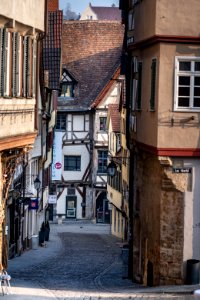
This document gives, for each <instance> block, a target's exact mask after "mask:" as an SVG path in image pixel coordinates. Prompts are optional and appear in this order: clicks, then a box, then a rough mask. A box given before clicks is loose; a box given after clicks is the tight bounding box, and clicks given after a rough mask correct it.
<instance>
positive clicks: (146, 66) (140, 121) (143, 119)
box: [133, 45, 160, 146]
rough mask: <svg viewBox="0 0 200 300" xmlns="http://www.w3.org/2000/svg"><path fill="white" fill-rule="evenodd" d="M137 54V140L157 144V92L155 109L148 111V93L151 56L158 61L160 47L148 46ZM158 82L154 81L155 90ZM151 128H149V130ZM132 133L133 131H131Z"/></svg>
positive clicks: (149, 92) (149, 93)
mask: <svg viewBox="0 0 200 300" xmlns="http://www.w3.org/2000/svg"><path fill="white" fill-rule="evenodd" d="M134 55H136V56H137V55H138V57H139V58H138V59H139V60H141V61H142V74H143V77H142V111H141V112H137V113H136V115H137V132H136V135H137V140H138V142H141V143H145V144H148V145H151V146H153V145H156V144H157V122H158V121H157V119H158V110H157V103H158V101H157V92H156V101H155V111H153V112H151V111H150V95H151V62H152V59H153V58H157V60H158V63H159V56H160V49H159V45H155V46H152V47H149V48H148V49H147V50H144V51H141V52H140V53H134V52H133V56H134ZM158 85H159V82H158V81H157V82H156V90H157V89H158ZM149 128H151V130H149ZM133 135H134V133H133Z"/></svg>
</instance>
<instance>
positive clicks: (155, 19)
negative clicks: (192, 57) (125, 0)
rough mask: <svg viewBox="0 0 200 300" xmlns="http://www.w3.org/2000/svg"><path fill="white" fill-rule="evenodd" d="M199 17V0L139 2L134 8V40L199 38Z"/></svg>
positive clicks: (151, 0)
mask: <svg viewBox="0 0 200 300" xmlns="http://www.w3.org/2000/svg"><path fill="white" fill-rule="evenodd" d="M199 15H200V6H199V0H190V1H185V0H179V1H173V0H170V1H169V0H159V1H158V0H144V1H141V2H140V3H139V4H138V5H136V6H135V24H137V27H135V29H134V40H135V42H139V41H142V40H145V39H147V38H150V37H152V36H154V35H173V36H183V35H185V36H199V29H198V24H199ZM177 19H178V22H177ZM188 24H189V25H188Z"/></svg>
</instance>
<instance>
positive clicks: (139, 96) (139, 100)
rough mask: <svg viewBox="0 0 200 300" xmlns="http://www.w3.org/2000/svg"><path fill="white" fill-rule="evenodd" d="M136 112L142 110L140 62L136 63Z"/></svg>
mask: <svg viewBox="0 0 200 300" xmlns="http://www.w3.org/2000/svg"><path fill="white" fill-rule="evenodd" d="M136 108H137V110H141V109H142V62H141V61H140V62H138V92H137V101H136Z"/></svg>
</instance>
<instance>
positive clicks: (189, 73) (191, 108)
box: [174, 56, 200, 112]
mask: <svg viewBox="0 0 200 300" xmlns="http://www.w3.org/2000/svg"><path fill="white" fill-rule="evenodd" d="M180 61H188V62H191V71H179V62H180ZM195 62H200V57H195V56H176V57H175V78H174V80H175V82H174V87H175V88H174V111H184V112H190V111H200V107H194V106H193V95H194V76H195V75H197V74H198V75H199V77H200V71H195V70H194V65H195ZM179 75H185V76H190V77H191V82H190V100H189V106H188V107H183V106H181V107H179V106H178V88H179V82H178V79H179Z"/></svg>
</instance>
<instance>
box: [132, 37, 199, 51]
mask: <svg viewBox="0 0 200 300" xmlns="http://www.w3.org/2000/svg"><path fill="white" fill-rule="evenodd" d="M156 43H175V44H196V45H200V37H199V36H178V35H154V36H151V37H150V38H148V39H144V40H142V41H140V42H136V43H132V44H129V45H128V49H129V50H135V49H140V48H146V47H149V46H152V45H154V44H156Z"/></svg>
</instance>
